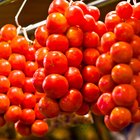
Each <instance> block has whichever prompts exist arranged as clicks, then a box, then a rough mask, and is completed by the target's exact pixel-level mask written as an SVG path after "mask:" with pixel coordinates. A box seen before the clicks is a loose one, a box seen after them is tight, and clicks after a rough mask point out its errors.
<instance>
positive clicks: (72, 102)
mask: <svg viewBox="0 0 140 140" xmlns="http://www.w3.org/2000/svg"><path fill="white" fill-rule="evenodd" d="M82 102H83V97H82V94H81V92H80V91H79V90H77V89H70V90H69V91H68V93H67V95H65V96H64V97H62V98H61V99H60V102H59V106H60V108H61V109H62V111H64V112H75V111H77V110H78V109H79V108H80V107H81V105H82Z"/></svg>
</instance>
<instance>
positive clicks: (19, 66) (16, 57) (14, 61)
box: [8, 53, 26, 71]
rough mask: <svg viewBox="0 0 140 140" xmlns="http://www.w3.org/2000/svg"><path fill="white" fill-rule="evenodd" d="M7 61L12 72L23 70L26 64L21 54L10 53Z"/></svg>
mask: <svg viewBox="0 0 140 140" xmlns="http://www.w3.org/2000/svg"><path fill="white" fill-rule="evenodd" d="M8 61H9V62H10V64H11V66H12V69H13V70H21V71H23V70H24V67H25V64H26V58H25V56H24V55H22V54H18V53H12V54H11V55H10V56H9V59H8Z"/></svg>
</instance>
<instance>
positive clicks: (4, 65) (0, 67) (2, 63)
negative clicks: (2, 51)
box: [0, 58, 11, 76]
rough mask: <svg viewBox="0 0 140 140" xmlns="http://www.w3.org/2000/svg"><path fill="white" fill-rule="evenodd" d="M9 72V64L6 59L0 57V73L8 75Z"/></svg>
mask: <svg viewBox="0 0 140 140" xmlns="http://www.w3.org/2000/svg"><path fill="white" fill-rule="evenodd" d="M10 72H11V64H10V63H9V61H8V60H6V59H3V58H1V59H0V75H3V76H8V75H9V73H10Z"/></svg>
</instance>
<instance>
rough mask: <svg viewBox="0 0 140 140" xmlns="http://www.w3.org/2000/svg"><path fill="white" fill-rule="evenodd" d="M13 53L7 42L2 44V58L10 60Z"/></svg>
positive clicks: (0, 47) (0, 45)
mask: <svg viewBox="0 0 140 140" xmlns="http://www.w3.org/2000/svg"><path fill="white" fill-rule="evenodd" d="M11 53H12V49H11V46H10V45H9V43H7V42H0V58H4V59H8V58H9V56H10V55H11Z"/></svg>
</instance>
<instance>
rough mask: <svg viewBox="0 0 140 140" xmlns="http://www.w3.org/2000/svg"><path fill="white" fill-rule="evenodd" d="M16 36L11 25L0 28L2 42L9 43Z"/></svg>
mask: <svg viewBox="0 0 140 140" xmlns="http://www.w3.org/2000/svg"><path fill="white" fill-rule="evenodd" d="M16 35H17V28H16V27H15V26H14V25H12V24H6V25H4V26H3V27H1V36H2V40H4V41H6V42H8V41H11V40H12V39H13V38H14V37H15V36H16Z"/></svg>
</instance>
